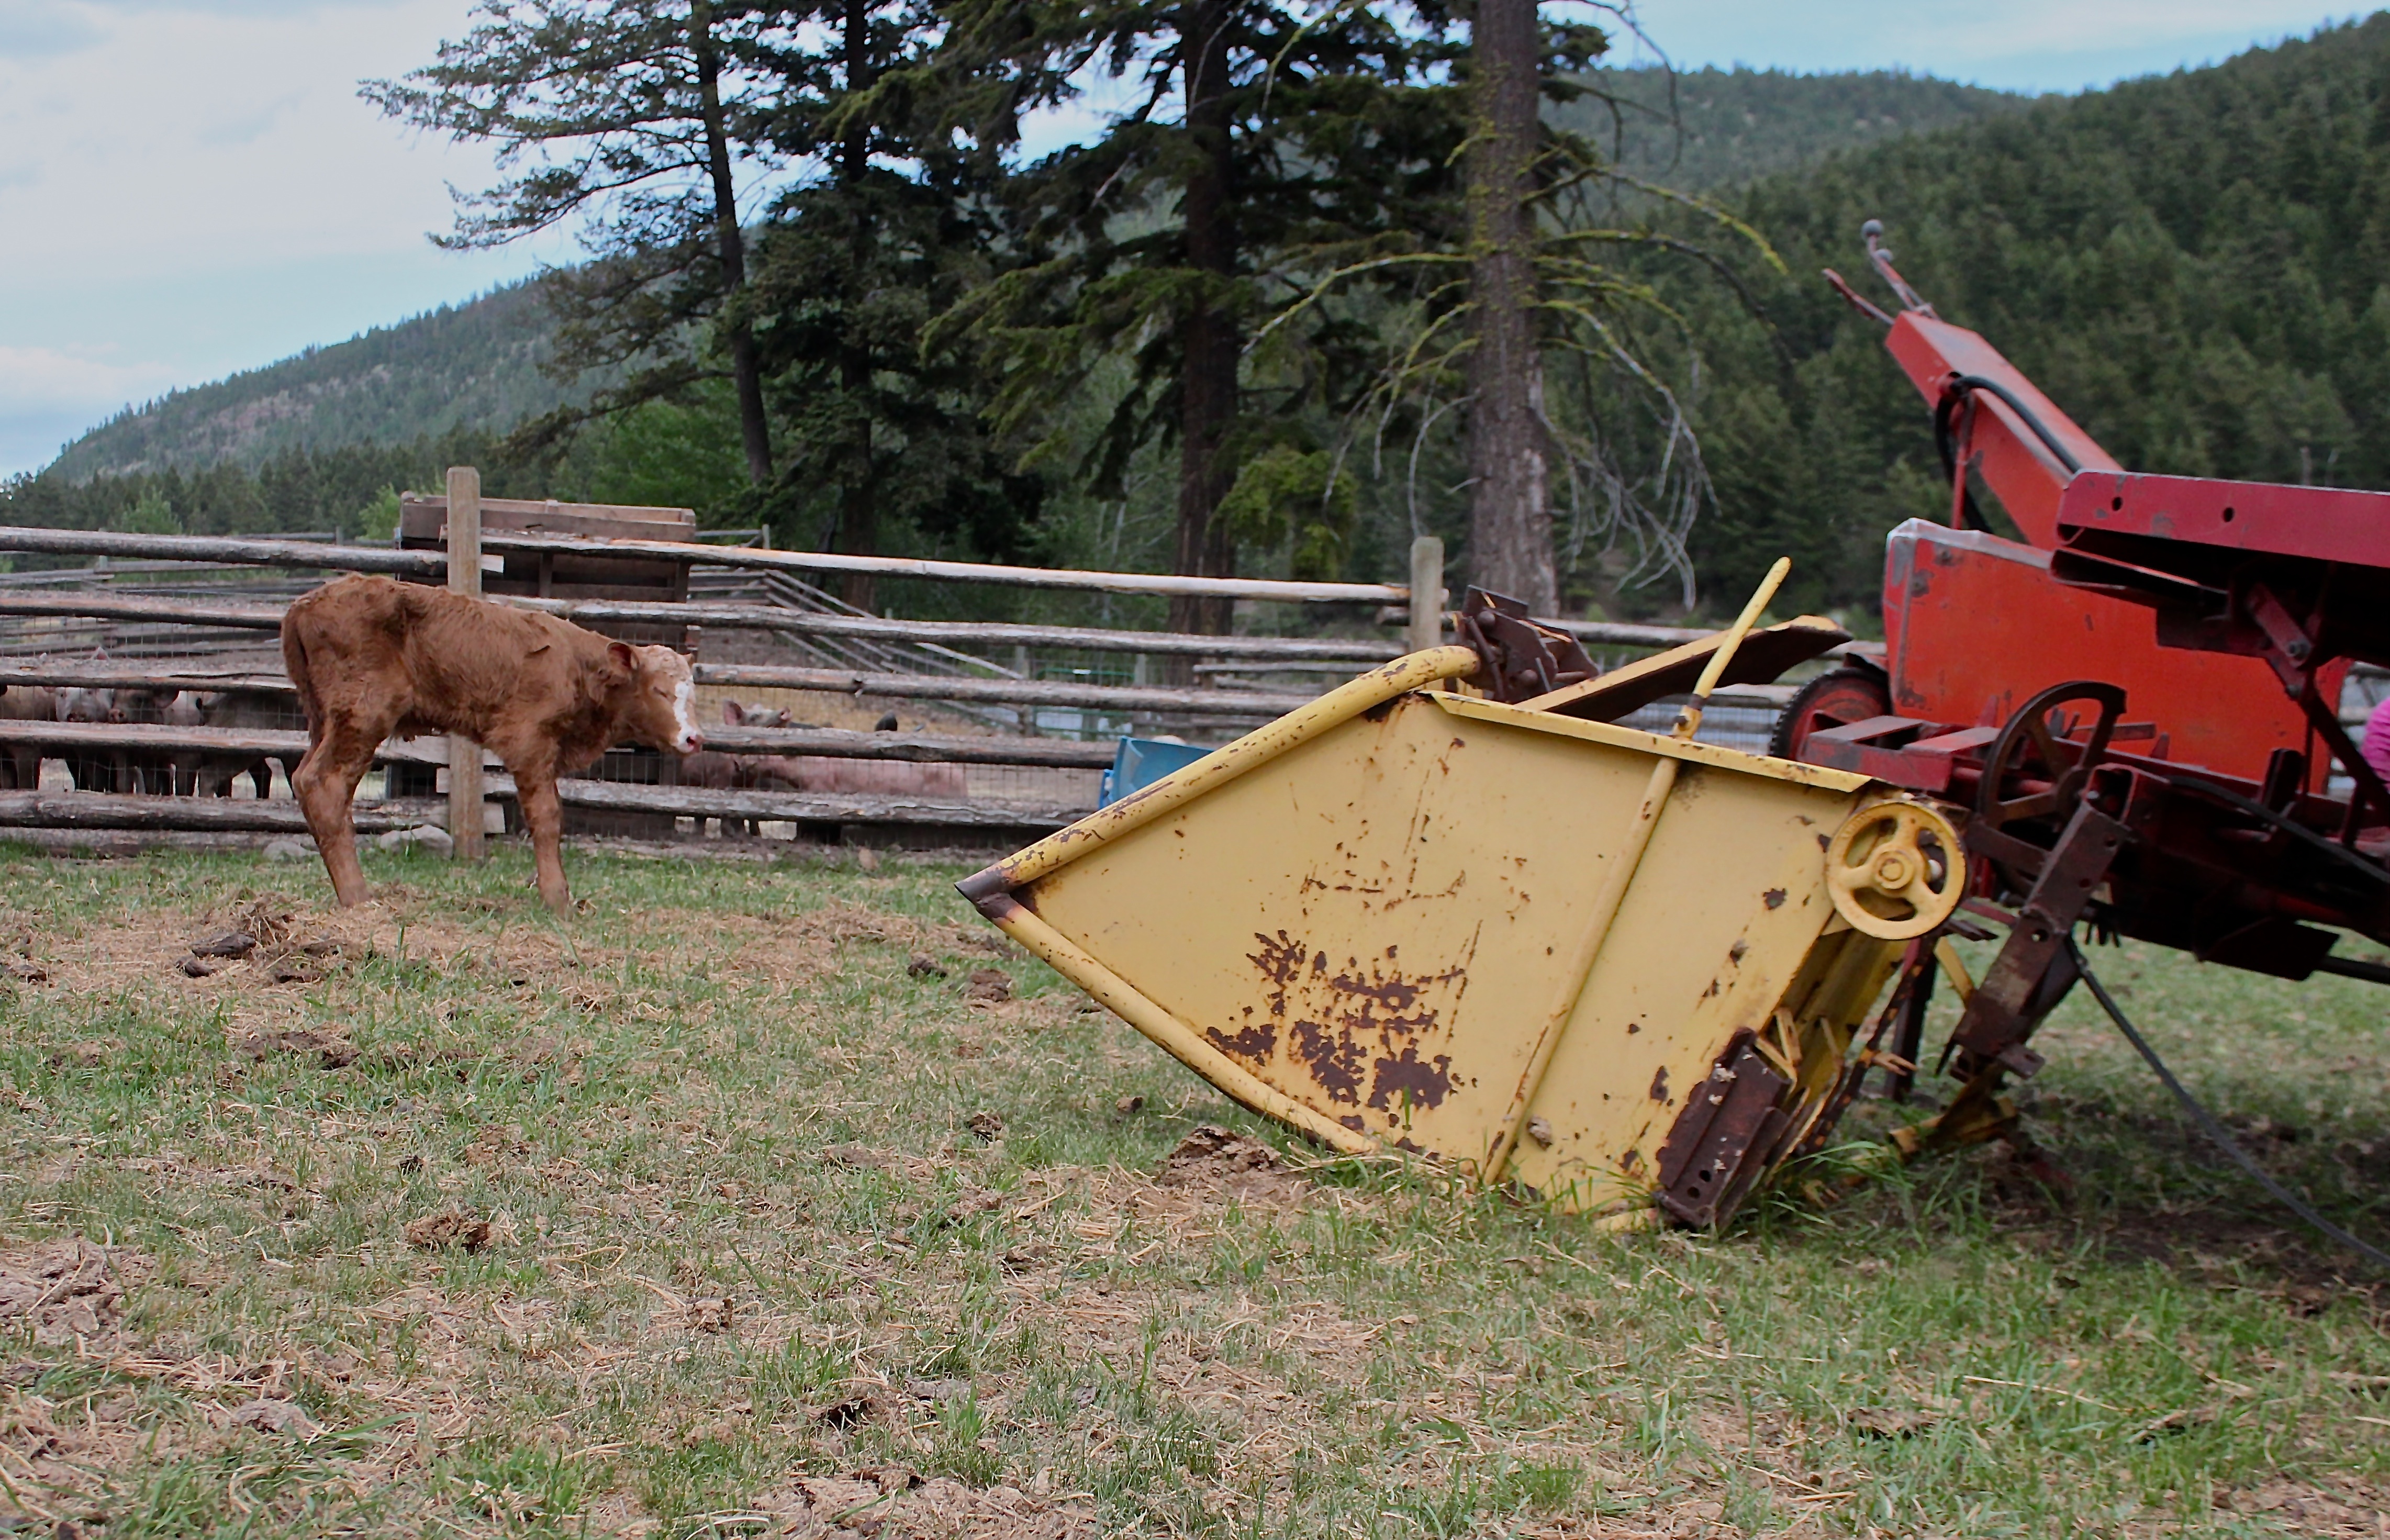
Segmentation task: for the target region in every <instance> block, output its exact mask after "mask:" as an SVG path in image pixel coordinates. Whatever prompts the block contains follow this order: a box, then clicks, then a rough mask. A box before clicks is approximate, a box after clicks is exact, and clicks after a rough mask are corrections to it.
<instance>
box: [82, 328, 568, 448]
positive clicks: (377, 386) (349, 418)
mask: <svg viewBox="0 0 2390 1540" xmlns="http://www.w3.org/2000/svg"><path fill="white" fill-rule="evenodd" d="M551 331H552V323H551V321H550V319H549V316H548V314H547V309H546V302H545V300H544V297H543V296H542V294H541V292H540V289H539V286H538V285H537V283H535V282H533V283H523V284H516V285H512V286H510V287H508V288H506V289H496V290H494V291H492V292H491V293H488V294H485V295H482V296H481V297H480V298H478V299H473V300H468V301H466V302H463V303H462V304H456V305H443V306H442V307H441V308H439V309H438V310H435V311H432V312H430V313H429V314H423V315H417V316H411V317H409V318H408V319H406V320H404V321H399V322H396V323H394V324H392V325H391V326H387V327H375V328H374V329H373V330H371V331H369V332H366V334H365V335H364V336H362V337H354V338H351V339H350V340H348V341H345V342H339V343H334V344H332V345H330V346H328V347H320V348H310V349H309V350H307V351H306V352H305V353H301V354H299V355H298V356H297V357H295V358H286V359H283V360H282V361H281V362H279V363H276V364H269V365H266V366H264V367H263V368H258V369H251V370H249V371H247V372H246V373H242V374H237V375H234V376H232V377H231V378H229V379H220V380H217V381H215V382H214V383H212V384H208V385H200V386H197V387H194V388H193V389H190V390H187V391H174V392H173V393H172V394H169V395H166V396H164V397H161V399H159V400H157V401H153V402H150V403H148V404H146V405H144V406H140V407H135V408H128V409H127V410H125V411H124V412H122V413H121V414H119V415H118V416H117V417H113V418H110V419H109V421H107V422H105V423H103V424H101V425H100V426H99V427H97V428H95V429H93V430H91V431H89V432H87V433H85V434H84V436H83V437H81V438H79V439H77V440H76V441H75V442H74V443H71V444H69V445H68V446H67V447H66V449H65V451H64V452H63V453H61V454H60V455H59V456H58V460H57V461H56V462H55V463H54V464H52V465H51V466H50V467H49V468H48V469H47V470H46V471H45V475H49V476H57V477H63V478H65V479H66V480H68V481H88V480H90V479H91V478H92V477H93V476H95V475H98V474H101V473H103V472H113V473H120V474H121V473H123V472H128V471H144V470H164V469H167V468H179V469H184V470H192V469H197V468H204V467H210V466H217V465H225V464H230V465H237V466H242V467H247V468H256V467H258V466H261V465H263V463H264V462H265V461H266V460H268V459H270V458H272V457H274V456H276V455H283V454H288V453H289V452H290V451H294V450H296V451H320V450H331V449H340V448H346V447H350V446H357V445H380V446H389V445H394V444H405V443H414V442H415V441H417V440H420V439H426V438H431V437H437V436H439V435H441V434H443V433H447V432H450V431H452V430H457V429H465V430H475V429H496V430H504V429H506V428H508V427H511V426H512V425H514V424H515V423H517V422H520V421H521V420H522V419H523V418H525V417H533V416H536V415H537V414H539V413H541V412H545V411H547V410H549V409H550V408H552V407H555V406H557V405H559V404H561V403H563V402H565V401H566V400H568V399H579V398H580V397H581V396H583V395H585V393H586V392H585V391H584V390H580V389H578V388H575V387H569V386H567V385H565V384H563V383H562V382H560V381H558V380H556V379H551V378H549V377H548V376H547V375H546V374H545V373H543V372H542V369H541V365H542V364H543V363H544V362H546V359H547V357H548V356H549V354H550V353H551V351H552V345H551V336H550V334H551Z"/></svg>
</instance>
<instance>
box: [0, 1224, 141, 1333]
mask: <svg viewBox="0 0 2390 1540" xmlns="http://www.w3.org/2000/svg"><path fill="white" fill-rule="evenodd" d="M148 1271H149V1259H148V1258H147V1257H145V1256H143V1255H142V1254H141V1253H140V1252H138V1251H127V1250H125V1249H123V1248H122V1247H119V1248H114V1249H111V1248H109V1247H106V1246H100V1245H96V1244H94V1243H93V1242H91V1241H88V1240H85V1239H84V1238H83V1237H81V1236H75V1237H72V1238H69V1239H65V1240H45V1241H35V1242H32V1243H31V1244H25V1245H15V1246H7V1245H0V1328H8V1327H13V1328H18V1329H21V1330H29V1331H31V1332H32V1338H33V1341H35V1342H38V1343H40V1344H42V1345H44V1346H50V1347H56V1346H63V1345H64V1344H66V1343H69V1342H72V1341H77V1340H78V1339H81V1340H84V1341H90V1340H92V1339H96V1338H99V1337H101V1336H103V1335H108V1334H111V1333H113V1332H114V1331H115V1329H116V1328H117V1325H118V1323H119V1322H120V1321H122V1318H123V1315H124V1287H125V1283H126V1281H127V1280H128V1279H129V1278H137V1277H142V1276H145V1275H146V1274H147V1273H148Z"/></svg>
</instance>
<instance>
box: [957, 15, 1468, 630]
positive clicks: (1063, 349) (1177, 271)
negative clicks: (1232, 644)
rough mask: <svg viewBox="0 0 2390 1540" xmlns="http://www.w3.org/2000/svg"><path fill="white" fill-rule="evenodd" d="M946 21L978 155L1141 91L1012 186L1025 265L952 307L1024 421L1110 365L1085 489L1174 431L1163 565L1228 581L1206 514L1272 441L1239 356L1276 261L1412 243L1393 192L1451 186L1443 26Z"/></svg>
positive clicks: (1254, 18) (1389, 21)
mask: <svg viewBox="0 0 2390 1540" xmlns="http://www.w3.org/2000/svg"><path fill="white" fill-rule="evenodd" d="M947 14H948V16H949V17H950V19H951V22H952V28H953V31H952V34H951V36H950V37H949V38H948V40H947V45H946V47H945V49H944V57H945V58H947V59H948V60H949V62H950V64H957V65H958V66H959V67H960V68H963V69H966V70H968V71H971V72H972V73H973V75H974V78H975V81H976V83H977V85H978V87H979V89H980V91H981V97H980V102H981V111H980V114H979V117H978V119H977V122H976V127H977V128H978V130H979V132H980V134H981V136H982V140H983V143H985V144H988V145H991V146H993V147H996V148H1003V147H1005V146H1007V145H1009V143H1010V142H1011V141H1012V139H1013V136H1014V135H1016V134H1017V131H1018V126H1019V122H1020V120H1021V118H1022V115H1023V114H1025V113H1026V112H1028V111H1030V110H1032V109H1036V108H1041V107H1052V106H1057V105H1060V104H1063V103H1067V102H1071V101H1073V100H1074V99H1076V98H1079V97H1080V96H1082V95H1083V93H1084V92H1085V90H1086V85H1087V83H1088V82H1089V81H1090V80H1091V79H1093V78H1098V77H1101V78H1105V79H1109V80H1111V81H1113V82H1118V83H1129V84H1133V85H1134V87H1135V88H1136V98H1135V100H1134V102H1133V104H1132V105H1131V106H1129V107H1128V108H1127V109H1125V110H1124V111H1121V112H1118V113H1116V114H1114V115H1113V116H1112V117H1111V120H1110V121H1109V122H1107V123H1106V124H1105V125H1104V129H1103V131H1102V133H1101V134H1100V135H1099V136H1098V137H1097V138H1096V139H1095V140H1094V142H1092V143H1090V144H1086V145H1083V146H1073V147H1071V148H1064V149H1061V150H1059V151H1057V152H1055V153H1053V154H1051V155H1048V156H1047V157H1045V158H1044V159H1042V160H1038V161H1036V162H1035V163H1034V164H1032V165H1029V166H1027V167H1025V168H1023V169H1022V172H1021V173H1020V174H1019V175H1018V176H1017V177H1015V178H1014V180H1013V183H1012V186H1011V188H1010V198H1009V207H1010V209H1011V210H1012V211H1013V212H1014V214H1015V216H1016V218H1017V221H1018V223H1017V225H1015V228H1014V231H1013V235H1012V238H1013V239H1014V240H1015V241H1016V242H1017V251H1018V255H1019V257H1020V259H1021V260H1020V262H1019V264H1018V265H1017V266H1016V267H1015V268H1014V269H1013V270H1012V271H1010V272H1009V273H1008V274H1007V275H1005V276H1004V277H1003V278H1002V279H1001V280H1000V281H998V282H996V283H994V284H992V285H989V286H987V287H986V288H984V289H982V290H981V291H980V292H979V293H978V294H976V295H975V296H973V297H972V299H971V301H970V304H969V305H968V306H967V308H966V310H965V312H964V313H963V318H964V319H968V320H969V321H970V322H971V323H972V324H973V325H974V326H975V327H976V330H977V334H978V335H979V336H980V337H981V338H982V339H983V340H985V341H986V342H987V343H988V344H989V347H990V356H991V358H992V359H993V360H994V362H995V364H996V366H997V367H998V368H999V369H1000V370H1001V376H1000V381H999V391H1000V395H999V402H1000V405H1001V408H1002V413H1003V417H1004V420H1005V421H1006V422H1007V423H1008V424H1009V425H1010V426H1013V427H1016V428H1018V427H1022V426H1023V425H1026V424H1029V423H1031V422H1034V421H1035V420H1036V419H1037V418H1038V417H1040V416H1041V415H1042V414H1049V413H1051V412H1052V410H1053V409H1054V408H1055V407H1056V406H1057V405H1058V404H1060V402H1062V401H1064V400H1065V399H1067V398H1068V397H1069V395H1070V393H1071V392H1073V391H1078V390H1081V389H1083V388H1085V387H1086V385H1087V383H1088V381H1089V379H1090V378H1091V376H1092V374H1093V373H1094V371H1095V370H1096V368H1097V366H1099V364H1100V363H1101V362H1102V361H1103V360H1106V359H1112V358H1118V359H1124V360H1125V361H1126V362H1127V364H1128V366H1129V367H1128V371H1127V372H1128V375H1129V383H1128V385H1127V387H1126V388H1125V389H1124V391H1121V393H1120V396H1119V400H1118V402H1117V404H1116V405H1115V407H1114V408H1113V410H1112V411H1111V416H1110V419H1109V421H1108V422H1107V424H1106V426H1105V428H1104V430H1103V431H1102V433H1101V434H1100V437H1099V443H1098V444H1097V446H1096V449H1095V451H1094V453H1093V454H1092V455H1091V456H1089V457H1088V460H1087V463H1086V469H1087V470H1088V471H1089V472H1090V473H1091V480H1092V481H1093V482H1094V483H1095V484H1096V485H1097V486H1099V488H1104V489H1107V490H1110V489H1116V488H1117V486H1118V483H1119V481H1120V478H1121V475H1122V473H1123V471H1124V468H1126V466H1127V464H1128V461H1129V459H1130V457H1131V456H1132V455H1133V454H1134V453H1135V452H1136V450H1137V448H1138V447H1140V446H1141V445H1143V444H1144V443H1148V442H1150V441H1151V440H1153V439H1156V438H1161V439H1164V440H1175V441H1176V445H1177V450H1178V469H1177V489H1176V542H1175V562H1174V566H1175V568H1176V571H1180V572H1186V573H1194V574H1201V575H1212V576H1222V575H1228V574H1230V573H1232V572H1233V571H1235V569H1236V564H1237V540H1236V531H1235V530H1234V529H1233V528H1232V527H1231V523H1230V521H1228V520H1222V519H1221V518H1219V517H1218V514H1219V510H1220V508H1221V506H1222V504H1223V502H1224V500H1226V499H1227V497H1228V496H1229V494H1230V492H1231V490H1232V489H1233V488H1235V487H1236V485H1237V482H1238V479H1239V475H1240V471H1241V470H1242V469H1244V468H1246V467H1247V466H1248V465H1249V464H1255V463H1258V462H1259V461H1260V460H1261V459H1262V458H1263V457H1265V451H1266V450H1267V449H1268V448H1269V447H1270V446H1271V441H1272V433H1271V429H1272V427H1273V424H1272V423H1271V422H1270V421H1268V420H1266V417H1265V415H1264V414H1260V413H1257V412H1256V411H1255V405H1256V400H1255V397H1254V395H1253V377H1252V366H1251V365H1250V364H1248V363H1247V361H1246V356H1245V355H1246V352H1247V346H1248V343H1249V342H1250V341H1251V340H1253V336H1254V332H1255V328H1256V324H1257V322H1258V321H1259V320H1260V319H1261V318H1262V317H1264V316H1266V314H1269V313H1270V311H1271V310H1272V309H1273V308H1274V307H1276V306H1279V305H1281V304H1283V303H1284V302H1286V301H1287V300H1289V299H1291V298H1292V297H1293V296H1294V295H1295V294H1296V293H1298V292H1299V288H1298V286H1297V285H1295V284H1294V283H1293V282H1292V280H1291V276H1290V275H1289V274H1288V273H1287V271H1286V270H1285V267H1284V265H1283V264H1284V263H1285V262H1286V260H1287V259H1288V258H1289V257H1290V255H1291V254H1293V253H1296V252H1298V251H1304V250H1311V251H1317V250H1324V249H1326V248H1328V247H1330V246H1332V245H1335V244H1338V243H1349V242H1354V241H1361V242H1367V241H1368V240H1370V239H1383V238H1388V237H1395V238H1403V237H1405V236H1406V234H1407V231H1408V230H1409V229H1410V228H1412V227H1413V224H1414V215H1415V212H1416V211H1415V210H1413V209H1411V208H1409V207H1408V206H1407V204H1408V200H1410V199H1416V198H1419V197H1421V196H1426V195H1427V194H1428V193H1429V192H1430V190H1431V189H1433V188H1435V187H1440V186H1443V185H1445V183H1446V181H1447V180H1448V173H1446V169H1445V168H1446V162H1447V161H1448V160H1449V157H1450V153H1451V150H1452V149H1453V148H1454V137H1455V135H1453V133H1452V132H1451V130H1452V124H1451V122H1450V116H1449V114H1448V113H1446V112H1440V111H1438V110H1434V109H1431V108H1430V107H1429V106H1428V105H1427V104H1426V102H1425V101H1424V99H1423V98H1424V96H1425V95H1426V94H1427V93H1425V92H1424V90H1423V87H1424V85H1425V83H1426V80H1427V74H1428V71H1429V70H1430V69H1431V68H1432V67H1433V64H1435V63H1436V62H1439V61H1440V60H1441V58H1442V57H1443V56H1442V54H1441V53H1440V51H1439V49H1440V43H1439V39H1440V37H1441V35H1442V18H1441V17H1440V15H1438V14H1435V13H1434V12H1433V11H1431V10H1429V9H1427V8H1425V7H1423V6H1419V5H1414V6H1407V7H1397V6H1355V5H1334V6H1327V7H1303V6H1292V5H1285V4H1279V3H1276V0H1167V3H1159V4H1156V3H1133V0H1110V3H1099V4H1092V5H1067V4H1061V3H1059V0H1048V3H1039V4H1029V5H1022V4H1019V3H1016V0H956V3H954V4H951V5H950V6H948V11H947ZM1314 383H1316V382H1314ZM1282 404H1283V403H1282V402H1274V403H1273V405H1282ZM1278 447H1279V448H1280V449H1284V448H1285V447H1286V446H1284V445H1279V446H1278ZM1285 467H1286V456H1285V455H1284V454H1280V455H1279V456H1276V457H1275V458H1273V459H1271V462H1270V465H1269V466H1268V467H1267V468H1266V473H1267V474H1269V475H1270V476H1271V478H1272V479H1273V480H1276V481H1284V480H1285V479H1286V478H1285V477H1284V476H1283V475H1282V474H1281V473H1282V472H1283V470H1284V469H1285ZM1298 480H1299V479H1298ZM1248 500H1249V501H1254V500H1261V499H1248ZM1228 619H1229V607H1228V605H1227V603H1225V602H1224V601H1220V600H1213V599H1192V598H1181V599H1177V600H1174V601H1173V604H1172V607H1171V614H1170V622H1171V624H1172V625H1173V626H1174V627H1177V628H1180V629H1188V630H1201V631H1209V632H1220V631H1225V630H1226V629H1227V622H1228Z"/></svg>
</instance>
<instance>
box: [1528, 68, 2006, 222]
mask: <svg viewBox="0 0 2390 1540" xmlns="http://www.w3.org/2000/svg"><path fill="white" fill-rule="evenodd" d="M1587 79H1588V81H1589V82H1590V83H1592V84H1593V85H1594V86H1595V87H1596V88H1597V89H1598V90H1599V91H1600V93H1601V96H1600V97H1588V98H1581V99H1579V100H1577V101H1574V102H1571V103H1567V104H1565V105H1562V106H1558V107H1555V108H1553V109H1549V110H1548V112H1547V114H1546V115H1547V116H1548V118H1550V119H1551V121H1552V122H1554V123H1556V124H1558V125H1559V126H1561V127H1563V128H1568V129H1572V130H1574V131H1575V132H1577V133H1580V134H1583V135H1587V136H1588V137H1590V138H1592V139H1594V140H1595V141H1597V142H1598V143H1600V144H1602V145H1604V146H1606V147H1609V148H1613V150H1614V151H1615V153H1616V155H1617V159H1618V163H1619V165H1620V167H1621V168H1622V169H1624V170H1625V171H1626V172H1628V173H1631V174H1633V175H1635V176H1638V177H1641V178H1643V179H1645V180H1647V181H1652V182H1658V183H1661V184H1662V185H1664V186H1671V187H1677V188H1681V189H1683V190H1685V191H1687V192H1708V191H1712V190H1715V189H1717V188H1721V187H1725V186H1730V185H1733V184H1737V183H1742V182H1748V181H1750V180H1751V179H1753V178H1754V177H1757V176H1764V175H1767V174H1768V173H1774V172H1782V171H1790V170H1792V169H1794V168H1796V167H1800V166H1805V165H1808V164H1811V163H1812V162H1814V161H1817V160H1822V159H1823V158H1825V157H1826V156H1828V155H1831V154H1832V153H1834V152H1835V151H1837V150H1847V149H1862V148H1868V147H1870V146H1872V145H1880V144H1882V143H1884V142H1886V141H1887V140H1891V139H1897V138H1900V137H1902V136H1904V135H1912V134H1922V133H1928V132H1931V131H1932V130H1934V129H1938V128H1949V127H1952V126H1954V125H1956V124H1960V123H1965V122H1973V121H1974V120H1976V119H1978V118H1985V117H1991V116H1994V115H1997V114H2001V113H2007V112H2013V111H2015V110H2017V109H2020V108H2023V107H2024V106H2025V105H2026V104H2027V103H2028V102H2029V101H2030V100H2031V98H2030V97H2026V96H2015V95H2012V94H2011V93H2009V92H2005V91H1987V90H1985V89H1984V88H1983V87H1982V86H1978V85H1961V84H1960V83H1958V82H1956V81H1947V80H1936V79H1934V77H1932V76H1930V75H1911V74H1906V73H1903V72H1900V71H1892V70H1864V71H1861V70H1853V71H1840V72H1836V73H1831V74H1818V75H1793V74H1786V73H1784V72H1782V71H1776V70H1716V69H1705V70H1690V71H1682V72H1678V73H1676V74H1673V75H1672V74H1671V73H1669V72H1668V71H1663V70H1657V69H1640V70H1603V71H1597V72H1595V73H1593V74H1592V75H1589V76H1588V77H1587Z"/></svg>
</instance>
